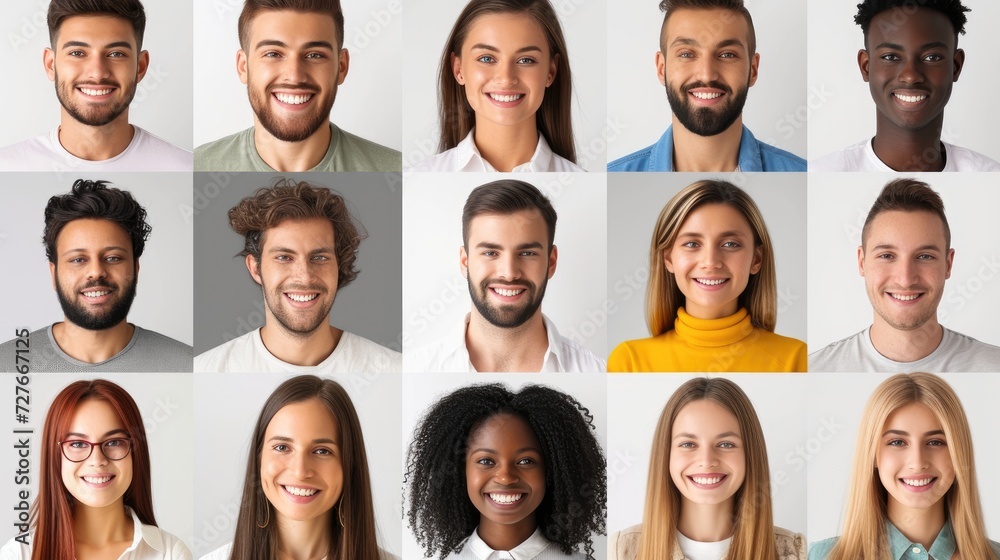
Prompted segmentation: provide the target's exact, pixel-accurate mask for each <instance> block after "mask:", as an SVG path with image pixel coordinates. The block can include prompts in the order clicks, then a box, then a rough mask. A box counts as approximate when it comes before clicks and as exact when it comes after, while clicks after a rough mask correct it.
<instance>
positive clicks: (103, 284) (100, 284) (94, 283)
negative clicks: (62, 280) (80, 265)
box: [78, 280, 118, 291]
mask: <svg viewBox="0 0 1000 560" xmlns="http://www.w3.org/2000/svg"><path fill="white" fill-rule="evenodd" d="M92 288H106V289H108V290H117V289H118V285H117V284H114V283H112V282H107V281H104V280H91V281H90V282H87V283H86V284H84V285H83V286H81V287H80V289H79V290H78V291H83V290H87V289H92Z"/></svg>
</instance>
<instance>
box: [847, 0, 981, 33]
mask: <svg viewBox="0 0 1000 560" xmlns="http://www.w3.org/2000/svg"><path fill="white" fill-rule="evenodd" d="M893 8H903V9H909V8H930V9H931V10H936V11H938V12H941V13H942V14H944V15H946V16H948V19H949V20H951V26H952V27H954V28H955V37H958V34H959V33H961V34H963V35H964V34H965V23H966V22H967V21H968V18H966V17H965V13H966V12H970V11H972V10H970V9H969V8H966V7H965V6H964V5H962V2H961V0H864V2H861V3H860V4H858V13H857V14H856V15H855V16H854V23H856V24H858V25H860V26H861V31H863V32H864V34H865V42H866V43H867V42H868V28H869V26H870V25H871V23H872V19H873V18H874V17H875V16H877V15H878V14H880V13H882V12H884V11H886V10H891V9H893Z"/></svg>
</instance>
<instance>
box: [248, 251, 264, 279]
mask: <svg viewBox="0 0 1000 560" xmlns="http://www.w3.org/2000/svg"><path fill="white" fill-rule="evenodd" d="M245 262H246V265H247V270H248V271H249V272H250V277H251V278H253V281H254V282H256V283H257V284H259V285H261V286H263V285H264V283H263V282H261V280H260V261H258V260H257V259H255V258H254V256H253V255H247V258H246V260H245Z"/></svg>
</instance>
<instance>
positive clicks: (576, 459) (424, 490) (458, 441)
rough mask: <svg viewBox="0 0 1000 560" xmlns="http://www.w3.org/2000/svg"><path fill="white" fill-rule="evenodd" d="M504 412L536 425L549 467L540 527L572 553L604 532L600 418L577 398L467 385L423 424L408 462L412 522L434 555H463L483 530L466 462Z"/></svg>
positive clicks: (533, 388) (539, 388) (534, 388)
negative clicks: (477, 434) (474, 438)
mask: <svg viewBox="0 0 1000 560" xmlns="http://www.w3.org/2000/svg"><path fill="white" fill-rule="evenodd" d="M498 414H511V415H514V416H517V417H519V418H522V419H523V420H524V421H525V422H527V423H528V425H529V426H531V429H532V430H533V431H534V432H535V436H536V437H537V438H538V441H539V445H540V446H541V453H542V458H543V460H544V462H545V488H546V490H545V497H544V498H543V499H542V503H541V504H540V505H539V506H538V509H537V510H535V519H536V521H537V523H538V527H539V529H541V531H542V534H543V535H545V537H546V538H547V539H549V540H550V541H552V542H553V543H556V544H557V545H558V546H559V548H560V550H562V551H563V552H564V553H566V554H570V553H572V552H573V550H575V549H577V547H578V546H579V545H581V544H582V545H583V547H584V550H585V552H586V554H587V558H593V556H594V547H593V541H592V538H591V534H592V533H594V532H597V533H599V534H604V532H605V521H604V516H605V508H606V503H607V485H606V482H605V459H604V453H603V451H602V450H601V446H600V444H599V443H598V442H597V438H596V437H595V435H594V429H595V428H594V423H593V416H592V415H591V414H590V411H589V410H588V409H587V408H585V407H584V406H583V405H581V404H580V402H579V401H577V400H576V399H575V398H573V397H572V396H570V395H567V394H565V393H562V392H560V391H557V390H556V389H552V388H550V387H545V386H543V385H526V386H524V387H522V388H521V389H520V390H519V391H516V392H514V391H511V390H510V389H508V388H507V387H506V386H504V385H502V384H500V383H492V384H479V385H471V386H468V387H462V388H460V389H458V390H456V391H454V392H452V393H450V394H448V395H446V396H445V397H443V398H441V399H440V400H439V401H437V402H436V403H435V404H434V405H432V406H431V407H430V408H429V409H428V410H427V412H426V414H425V415H424V417H423V418H422V419H421V421H420V422H419V424H418V426H417V428H416V430H415V433H414V436H413V441H412V442H411V443H410V447H409V452H408V454H407V460H406V477H405V478H406V480H405V484H407V485H408V486H409V490H410V492H409V511H408V512H407V517H408V520H409V524H410V527H411V528H412V529H413V531H414V534H415V536H416V538H417V541H418V542H419V543H420V545H421V546H422V547H423V548H424V551H425V553H426V556H427V557H433V556H434V555H435V554H439V555H440V557H441V558H444V557H445V556H447V555H448V554H450V553H452V552H457V551H458V550H459V548H460V547H461V545H462V543H463V542H464V541H465V539H466V538H467V537H468V536H469V535H471V534H472V532H473V531H474V530H475V529H476V526H478V525H479V519H480V514H479V511H477V510H476V508H475V506H473V504H472V502H471V501H470V500H469V495H468V491H467V489H466V480H465V461H466V452H467V447H468V440H469V437H470V436H471V435H472V434H473V433H474V431H475V430H476V429H477V428H478V427H479V426H480V425H482V423H483V422H485V421H486V420H488V419H490V418H493V417H494V416H496V415H498Z"/></svg>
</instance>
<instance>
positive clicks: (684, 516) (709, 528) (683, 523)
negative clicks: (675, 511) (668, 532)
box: [677, 499, 733, 542]
mask: <svg viewBox="0 0 1000 560" xmlns="http://www.w3.org/2000/svg"><path fill="white" fill-rule="evenodd" d="M677 530H678V531H680V533H681V534H682V535H684V536H685V537H687V538H689V539H691V540H693V541H697V542H719V541H722V540H725V539H728V538H729V537H731V536H732V534H733V501H732V499H729V500H726V501H724V502H722V503H720V504H695V503H693V502H689V501H687V500H686V499H682V503H681V518H680V521H678V523H677Z"/></svg>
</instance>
